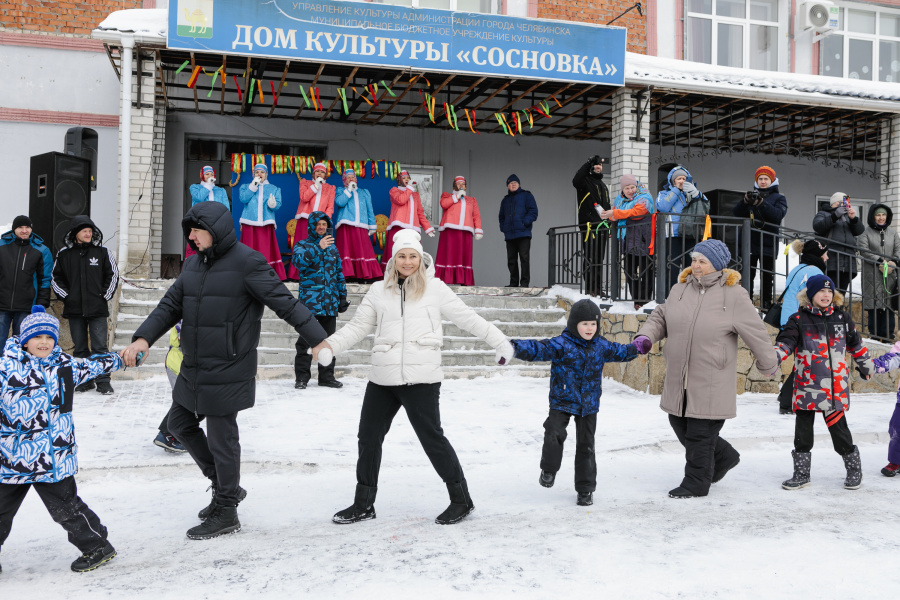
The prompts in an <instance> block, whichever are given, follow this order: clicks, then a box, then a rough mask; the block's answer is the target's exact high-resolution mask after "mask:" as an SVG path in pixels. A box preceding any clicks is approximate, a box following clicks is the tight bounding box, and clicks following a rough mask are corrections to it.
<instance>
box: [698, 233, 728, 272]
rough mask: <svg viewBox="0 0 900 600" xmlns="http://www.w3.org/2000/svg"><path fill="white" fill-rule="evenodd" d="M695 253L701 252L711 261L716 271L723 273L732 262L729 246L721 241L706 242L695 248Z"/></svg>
mask: <svg viewBox="0 0 900 600" xmlns="http://www.w3.org/2000/svg"><path fill="white" fill-rule="evenodd" d="M693 252H699V253H700V254H702V255H703V256H705V257H706V258H708V259H709V262H710V264H712V266H713V268H714V269H715V270H716V271H721V270H722V269H724V268H725V267H727V266H728V263H730V262H731V252H729V251H728V246H726V245H725V244H724V243H722V242H720V241H719V240H704V241H702V242H699V243H698V244H697V245H696V246H694V249H693Z"/></svg>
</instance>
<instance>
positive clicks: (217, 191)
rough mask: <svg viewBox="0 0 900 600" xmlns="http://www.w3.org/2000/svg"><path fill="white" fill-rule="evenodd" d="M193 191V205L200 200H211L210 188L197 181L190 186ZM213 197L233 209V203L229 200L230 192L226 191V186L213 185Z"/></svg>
mask: <svg viewBox="0 0 900 600" xmlns="http://www.w3.org/2000/svg"><path fill="white" fill-rule="evenodd" d="M190 191H191V206H193V205H195V204H197V203H198V202H206V201H208V200H209V190H208V189H206V188H205V187H203V186H202V185H200V184H199V183H195V184H193V185H191V187H190ZM212 191H213V199H214V201H215V202H218V203H219V204H223V205H225V208H227V209H228V210H231V203H230V202H228V192H226V191H225V188H223V187H219V186H217V185H216V186H213V189H212Z"/></svg>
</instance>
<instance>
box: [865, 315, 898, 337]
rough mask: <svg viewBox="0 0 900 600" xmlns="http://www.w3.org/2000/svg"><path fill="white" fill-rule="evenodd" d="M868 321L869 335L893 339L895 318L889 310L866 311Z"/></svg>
mask: <svg viewBox="0 0 900 600" xmlns="http://www.w3.org/2000/svg"><path fill="white" fill-rule="evenodd" d="M866 314H867V318H868V320H869V335H874V336H875V337H880V338H887V339H893V337H894V328H895V327H896V324H897V322H896V321H897V317H896V315H895V314H894V311H893V310H891V309H889V308H873V309H871V310H867V311H866Z"/></svg>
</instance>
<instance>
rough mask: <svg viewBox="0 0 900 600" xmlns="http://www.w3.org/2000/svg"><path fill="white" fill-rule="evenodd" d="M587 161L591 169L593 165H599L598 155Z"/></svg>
mask: <svg viewBox="0 0 900 600" xmlns="http://www.w3.org/2000/svg"><path fill="white" fill-rule="evenodd" d="M589 161H590V163H591V166H592V167H593V166H594V165H599V164H600V155H599V154H595V155H593V156H592V157H591V158H590V159H589Z"/></svg>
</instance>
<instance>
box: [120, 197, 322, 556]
mask: <svg viewBox="0 0 900 600" xmlns="http://www.w3.org/2000/svg"><path fill="white" fill-rule="evenodd" d="M181 227H182V229H183V230H184V234H185V236H186V237H187V238H188V240H189V241H188V243H189V244H190V246H191V248H193V249H194V250H196V251H197V254H196V255H194V256H190V257H188V259H187V260H185V262H184V267H183V268H182V271H181V275H180V276H179V277H178V279H176V280H175V283H173V284H172V287H170V288H169V290H168V291H167V292H166V295H165V296H164V297H163V299H162V300H160V302H159V305H158V306H157V307H156V308H155V309H154V310H153V312H152V313H150V315H149V316H148V317H147V319H146V320H145V321H144V322H143V324H141V326H140V327H139V328H138V330H137V331H136V332H135V333H134V337H133V338H132V339H133V341H132V343H131V345H130V346H128V347H127V348H126V349H125V350H124V352H123V358H124V360H125V364H126V365H128V366H134V365H135V364H136V363H137V362H138V360H139V359H138V357H139V354H140V353H144V355H146V353H147V352H149V348H150V344H152V343H154V342H156V340H158V339H159V338H160V337H161V336H162V335H163V334H165V333H167V332H168V331H169V330H170V329H171V328H172V327H174V326H175V324H176V323H177V322H178V321H179V320H182V325H181V349H182V352H183V354H184V359H183V361H182V363H181V372H180V373H179V374H178V379H177V380H176V381H175V387H174V389H173V390H172V400H173V402H172V407H171V408H170V409H169V431H170V432H171V433H172V435H174V436H175V437H176V438H177V439H178V441H179V442H181V443H182V444H183V445H184V447H185V448H187V451H188V452H189V453H190V455H191V457H192V458H193V459H194V461H195V462H196V463H197V465H198V466H199V467H200V470H201V471H202V472H203V474H204V475H205V476H206V477H208V478H209V479H210V481H212V490H213V501H212V502H211V503H210V506H208V507H206V508H205V509H203V510H202V511H201V514H200V515H199V516H200V518H201V519H202V518H205V520H204V522H203V523H202V524H201V525H198V526H197V527H193V528H191V529H189V530H188V532H187V535H188V537H189V538H191V539H208V538H211V537H216V536H218V535H222V534H225V533H233V532H235V531H238V530H239V529H240V528H241V523H240V521H238V517H237V505H238V502H239V501H240V500H241V499H242V498H243V497H244V496H245V495H246V491H244V490H243V489H242V488H241V487H240V485H239V484H240V466H241V465H240V456H241V446H240V440H239V435H238V426H237V413H238V411H241V410H244V409H246V408H250V407H251V406H253V404H254V402H255V393H256V381H255V377H256V347H257V345H258V344H259V334H260V329H261V324H260V321H261V320H262V316H263V308H264V306H268V307H269V308H270V309H272V310H273V311H275V314H277V315H278V316H279V317H280V318H282V319H284V320H285V321H287V322H288V323H289V324H291V325H292V326H293V327H294V329H296V331H297V333H299V334H300V335H301V336H303V338H304V339H305V340H306V342H307V344H309V345H310V346H315V345H317V344H318V343H319V342H321V341H322V340H324V339H325V331H324V330H323V329H322V327H321V325H319V324H318V323H317V322H316V320H315V318H314V317H313V315H312V313H310V311H309V310H308V309H307V308H306V307H305V306H303V304H302V303H301V302H300V301H299V300H297V299H296V298H294V296H293V295H292V294H291V293H290V292H289V291H288V289H287V288H286V287H285V286H284V284H283V283H282V282H281V281H280V279H279V278H278V276H277V275H276V274H275V271H273V270H272V267H270V266H269V264H268V262H267V261H266V258H265V257H264V256H263V255H262V254H260V253H259V252H257V251H256V250H253V249H251V248H250V247H248V246H245V245H244V244H239V243H238V241H237V236H236V235H235V231H234V221H233V220H232V218H231V213H230V212H229V211H228V209H227V208H226V207H225V206H223V205H222V204H219V203H218V202H201V203H199V204H196V205H194V206H193V207H192V208H191V209H190V210H189V211H188V213H187V214H186V215H185V216H184V219H183V220H182V221H181ZM204 418H205V419H206V429H207V434H206V435H204V433H203V430H202V429H200V426H199V425H200V421H202V420H203V419H204Z"/></svg>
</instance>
